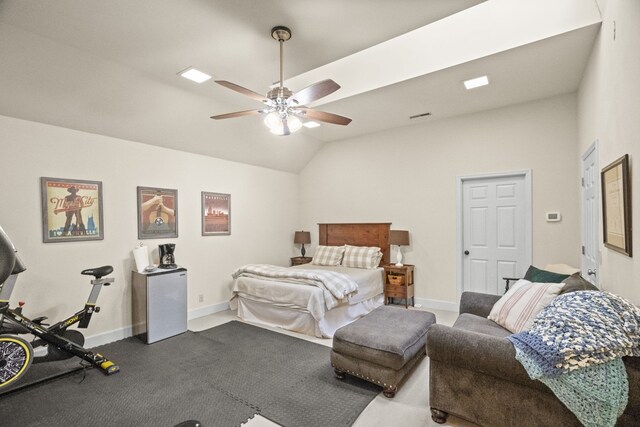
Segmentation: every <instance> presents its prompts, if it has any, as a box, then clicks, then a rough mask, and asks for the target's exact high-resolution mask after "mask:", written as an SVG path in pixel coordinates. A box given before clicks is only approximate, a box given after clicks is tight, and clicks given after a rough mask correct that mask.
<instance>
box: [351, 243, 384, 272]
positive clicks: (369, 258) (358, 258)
mask: <svg viewBox="0 0 640 427" xmlns="http://www.w3.org/2000/svg"><path fill="white" fill-rule="evenodd" d="M344 248H345V250H344V257H343V258H342V266H343V267H352V268H369V269H371V268H376V267H377V266H378V265H379V264H380V260H381V259H382V252H380V248H377V247H368V246H350V245H344Z"/></svg>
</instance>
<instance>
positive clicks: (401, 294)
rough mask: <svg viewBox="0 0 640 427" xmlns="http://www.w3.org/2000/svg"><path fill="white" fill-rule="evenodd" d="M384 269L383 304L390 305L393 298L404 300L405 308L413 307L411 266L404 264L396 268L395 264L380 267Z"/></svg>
mask: <svg viewBox="0 0 640 427" xmlns="http://www.w3.org/2000/svg"><path fill="white" fill-rule="evenodd" d="M382 267H383V268H384V303H385V304H390V303H392V302H393V299H394V298H402V299H404V306H405V308H409V298H411V305H412V306H413V305H415V301H414V297H413V296H414V291H413V267H414V266H413V265H411V264H404V265H403V266H402V267H396V266H395V264H388V265H384V266H382Z"/></svg>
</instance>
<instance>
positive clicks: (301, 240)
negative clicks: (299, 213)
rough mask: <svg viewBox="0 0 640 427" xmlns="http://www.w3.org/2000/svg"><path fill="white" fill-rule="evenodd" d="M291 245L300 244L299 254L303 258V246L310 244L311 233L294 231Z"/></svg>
mask: <svg viewBox="0 0 640 427" xmlns="http://www.w3.org/2000/svg"><path fill="white" fill-rule="evenodd" d="M293 243H297V244H302V249H300V253H301V254H302V257H303V258H304V254H305V252H306V251H305V250H304V244H305V243H307V244H309V243H311V233H310V232H308V231H296V234H295V236H294V237H293Z"/></svg>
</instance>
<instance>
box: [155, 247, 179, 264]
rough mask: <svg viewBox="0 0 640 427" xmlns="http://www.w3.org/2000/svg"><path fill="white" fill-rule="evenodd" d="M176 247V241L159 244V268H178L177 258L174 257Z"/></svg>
mask: <svg viewBox="0 0 640 427" xmlns="http://www.w3.org/2000/svg"><path fill="white" fill-rule="evenodd" d="M175 249H176V245H175V244H174V243H165V244H164V245H158V252H159V253H160V265H159V266H158V268H167V269H168V268H178V266H177V265H176V260H175V258H174V257H173V251H175Z"/></svg>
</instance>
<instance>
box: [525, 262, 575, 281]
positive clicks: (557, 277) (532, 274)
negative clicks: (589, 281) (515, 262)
mask: <svg viewBox="0 0 640 427" xmlns="http://www.w3.org/2000/svg"><path fill="white" fill-rule="evenodd" d="M567 277H569V275H568V274H558V273H553V272H551V271H546V270H541V269H539V268H536V267H534V266H533V265H532V266H530V267H529V269H528V270H527V272H526V273H525V274H524V278H525V280H528V281H530V282H533V283H560V282H562V281H563V280H564V279H566V278H567Z"/></svg>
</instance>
